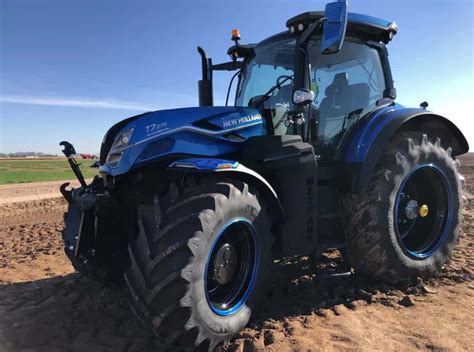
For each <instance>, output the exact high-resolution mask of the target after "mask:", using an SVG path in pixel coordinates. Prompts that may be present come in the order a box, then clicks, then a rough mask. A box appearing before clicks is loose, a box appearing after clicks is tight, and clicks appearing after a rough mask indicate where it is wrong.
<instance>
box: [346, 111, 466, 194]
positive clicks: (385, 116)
mask: <svg viewBox="0 0 474 352" xmlns="http://www.w3.org/2000/svg"><path fill="white" fill-rule="evenodd" d="M400 131H419V132H423V133H428V134H431V135H432V136H437V137H440V138H441V140H442V144H443V145H446V146H450V147H451V148H452V155H453V156H457V155H461V154H464V153H467V152H468V150H469V144H468V142H467V140H466V138H465V137H464V135H463V134H462V132H461V131H460V130H459V128H458V127H456V125H454V124H453V123H452V122H451V121H449V120H448V119H447V118H445V117H443V116H441V115H437V114H434V113H432V112H430V111H427V110H424V109H413V108H403V107H401V106H400V105H395V106H392V107H386V108H382V109H380V110H379V111H378V112H376V113H375V114H373V115H372V117H371V118H370V119H369V120H368V121H366V122H365V123H364V124H363V125H362V126H359V128H358V130H357V131H356V133H355V134H354V135H353V136H352V137H351V139H350V140H349V141H348V143H347V144H346V148H345V152H344V154H343V155H344V157H343V160H344V162H345V163H346V164H347V165H349V166H350V167H351V168H352V170H353V178H352V185H351V186H352V187H351V188H352V192H356V193H361V192H365V190H366V188H367V186H368V183H369V181H370V178H371V176H372V173H373V172H374V170H375V166H376V164H377V162H378V160H379V159H380V157H381V156H382V154H383V152H384V149H385V146H386V144H387V143H388V142H389V140H390V139H391V138H392V137H393V136H394V135H395V134H397V133H398V132H400Z"/></svg>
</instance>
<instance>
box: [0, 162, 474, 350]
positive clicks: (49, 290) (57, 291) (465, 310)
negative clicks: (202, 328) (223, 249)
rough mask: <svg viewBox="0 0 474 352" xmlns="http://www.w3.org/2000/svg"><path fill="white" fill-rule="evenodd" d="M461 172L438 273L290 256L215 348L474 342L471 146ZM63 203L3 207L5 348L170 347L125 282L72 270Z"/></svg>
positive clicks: (0, 256) (0, 345)
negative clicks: (416, 274) (400, 275)
mask: <svg viewBox="0 0 474 352" xmlns="http://www.w3.org/2000/svg"><path fill="white" fill-rule="evenodd" d="M461 173H462V174H463V175H464V176H465V177H466V197H467V202H466V206H465V210H464V228H463V231H462V234H461V238H460V243H459V245H458V246H457V247H456V249H455V252H454V258H453V260H452V261H451V262H450V263H449V264H447V265H445V267H444V269H443V271H442V273H441V275H440V276H439V277H437V278H435V279H432V280H430V281H428V282H422V281H419V282H417V283H414V284H412V285H409V286H404V287H396V286H389V285H386V284H384V283H380V282H375V281H371V280H369V279H366V278H364V277H361V276H358V275H355V274H352V275H347V274H344V272H345V271H346V270H345V268H344V264H343V261H342V259H341V256H340V254H339V253H338V252H337V251H334V252H327V253H325V254H324V255H323V257H322V258H321V260H320V262H319V263H318V264H317V265H316V266H315V265H313V264H312V262H311V260H310V259H309V258H306V257H295V258H285V259H283V260H280V261H277V262H275V264H274V268H273V270H272V272H273V277H272V280H271V285H272V292H273V295H272V296H271V297H269V298H268V299H267V300H266V301H265V302H264V303H263V304H262V306H261V307H260V310H259V312H258V313H257V314H255V316H254V317H253V320H252V321H251V323H250V324H249V327H248V328H247V329H245V330H244V331H243V332H241V333H240V334H239V335H238V336H237V337H236V338H235V339H234V340H233V341H231V342H230V343H228V344H227V345H225V346H220V347H219V348H218V350H219V351H278V352H282V351H316V350H328V351H331V350H384V351H386V350H451V351H459V350H466V351H467V350H472V349H473V346H474V281H473V279H474V239H473V235H474V157H473V156H472V155H469V157H467V158H464V160H463V166H462V167H461ZM65 210H66V204H65V202H64V201H62V200H60V199H54V200H43V201H35V202H27V203H15V204H9V205H2V206H0V351H2V352H3V351H48V352H49V351H87V352H89V351H152V350H160V351H161V350H165V349H166V346H163V345H160V344H159V343H158V342H157V341H156V340H155V339H154V337H153V336H152V335H151V334H150V333H149V332H148V331H146V330H145V329H143V328H142V326H141V324H140V322H139V321H137V320H136V319H135V318H134V316H133V314H132V313H131V311H130V309H129V307H128V304H127V291H126V290H125V289H124V288H121V287H118V286H104V285H103V284H100V283H97V282H94V281H91V280H89V279H86V278H84V277H82V276H81V275H79V274H77V273H74V270H73V268H72V267H71V265H70V264H69V262H68V260H67V258H66V257H65V255H64V253H63V249H62V240H61V234H60V233H61V229H62V226H63V225H62V217H63V213H64V212H65ZM335 273H340V275H330V274H335Z"/></svg>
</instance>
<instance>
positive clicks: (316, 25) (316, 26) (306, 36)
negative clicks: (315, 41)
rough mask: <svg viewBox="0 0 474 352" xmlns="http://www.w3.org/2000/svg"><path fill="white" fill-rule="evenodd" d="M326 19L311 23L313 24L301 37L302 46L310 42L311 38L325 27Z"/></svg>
mask: <svg viewBox="0 0 474 352" xmlns="http://www.w3.org/2000/svg"><path fill="white" fill-rule="evenodd" d="M324 21H326V17H323V18H321V19H319V20H318V21H315V22H313V23H311V25H310V26H309V27H308V28H307V29H306V30H305V31H304V32H303V34H302V35H301V39H300V47H301V48H303V47H305V46H306V44H308V42H309V39H310V38H311V37H312V36H313V35H314V34H315V33H316V32H319V31H320V30H321V29H322V28H323V23H324Z"/></svg>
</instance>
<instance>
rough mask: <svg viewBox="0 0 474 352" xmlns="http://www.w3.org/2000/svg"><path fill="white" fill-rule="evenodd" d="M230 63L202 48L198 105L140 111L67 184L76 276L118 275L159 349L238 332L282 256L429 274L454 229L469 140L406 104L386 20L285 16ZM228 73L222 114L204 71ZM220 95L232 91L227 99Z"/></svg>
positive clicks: (403, 274) (336, 8) (343, 9)
mask: <svg viewBox="0 0 474 352" xmlns="http://www.w3.org/2000/svg"><path fill="white" fill-rule="evenodd" d="M286 27H287V30H285V31H284V32H282V33H279V34H276V35H274V36H272V37H270V38H267V39H265V40H263V41H261V42H260V43H258V44H251V45H245V44H242V43H240V35H239V32H238V31H237V30H234V31H233V36H232V40H233V41H234V43H233V45H232V47H230V48H229V50H228V54H229V56H230V60H229V62H225V63H221V64H214V63H213V62H212V60H211V59H210V58H208V57H207V56H206V53H205V52H204V50H203V49H202V48H198V51H199V53H200V55H201V59H202V60H201V61H202V80H200V81H199V85H198V86H199V105H200V106H199V107H192V108H181V109H171V110H161V111H154V112H147V113H144V114H141V115H138V116H133V117H130V118H127V119H125V120H123V121H121V122H119V123H117V124H116V125H114V126H113V127H111V128H110V129H109V130H108V132H107V133H106V135H105V137H104V139H103V142H102V147H101V152H100V176H97V177H95V179H94V180H93V182H92V183H91V184H86V182H85V181H84V179H83V177H82V175H81V173H80V170H79V169H78V164H77V163H76V161H75V160H74V158H73V156H72V155H73V154H74V147H73V146H72V145H71V144H69V143H68V142H62V143H61V145H62V146H63V147H64V148H63V152H64V153H65V154H66V156H68V160H69V162H70V164H71V166H72V168H73V171H74V172H75V174H76V176H77V177H78V178H79V180H80V182H81V184H82V186H81V187H79V188H76V189H72V190H70V189H69V188H68V185H67V184H65V185H63V186H62V187H61V191H62V193H63V195H64V197H65V198H66V200H67V201H68V203H69V209H68V212H67V214H66V215H65V223H66V224H65V230H64V233H63V237H64V241H65V251H66V253H67V255H68V257H69V258H70V260H71V262H72V263H73V265H74V266H75V268H76V269H77V270H78V271H79V272H81V273H83V274H85V275H87V276H89V277H92V278H95V279H98V280H103V281H120V279H121V278H124V282H125V284H126V286H128V289H129V290H130V293H131V302H132V307H133V310H134V312H135V313H136V314H137V315H138V316H139V317H140V318H141V319H142V320H143V321H144V322H145V324H147V325H148V326H149V327H150V328H151V329H152V330H153V331H154V332H155V333H156V335H157V336H159V338H160V339H162V340H163V341H165V342H166V343H167V344H169V345H170V346H184V347H196V346H201V347H202V346H204V348H207V349H213V348H214V347H215V346H216V345H217V344H219V343H220V342H222V341H226V340H229V339H230V338H231V337H232V336H233V335H235V334H236V333H237V332H239V331H240V330H241V329H243V328H244V327H245V326H246V324H247V323H248V321H249V319H250V317H251V314H252V312H253V311H254V310H255V309H258V304H259V299H260V298H261V297H262V294H263V293H264V292H265V287H266V278H267V274H268V271H269V269H271V265H272V263H273V260H274V259H275V258H282V257H286V256H298V255H300V256H303V255H304V256H307V255H313V256H316V257H317V256H318V254H321V252H322V251H324V250H327V249H334V248H336V249H340V250H341V251H342V252H343V253H345V257H346V258H347V260H348V263H349V264H350V267H351V268H352V269H353V270H354V272H355V273H359V274H361V275H366V276H368V277H372V278H374V279H378V280H383V281H386V282H390V283H400V282H407V281H410V280H413V279H414V278H417V277H422V278H427V277H431V276H433V275H436V273H438V272H439V271H440V269H441V267H442V266H443V264H445V263H446V262H447V261H448V260H450V258H451V255H452V251H453V247H454V246H455V244H456V242H457V240H458V235H459V231H460V226H461V207H462V201H463V198H462V186H463V178H462V176H461V175H460V174H459V173H458V170H457V160H456V156H458V155H460V154H463V153H466V152H467V151H468V149H469V146H468V143H467V141H466V139H465V137H464V136H463V134H462V133H461V131H460V130H459V129H458V128H457V127H456V126H455V125H454V124H453V123H452V122H450V121H449V120H448V119H447V118H445V117H443V116H440V115H438V114H435V113H433V112H430V111H428V110H427V109H426V108H427V103H422V104H421V105H420V107H419V108H406V107H404V106H402V105H400V104H399V103H397V102H396V101H395V98H396V90H395V87H394V83H393V79H392V73H391V71H390V65H389V60H388V53H387V48H386V45H387V44H388V43H389V42H390V41H391V40H392V38H393V37H394V35H395V34H396V33H397V30H398V27H397V25H396V24H395V23H394V22H388V21H385V20H381V19H378V18H374V17H370V16H365V15H360V14H355V13H348V12H347V4H346V2H345V1H342V2H333V3H329V4H328V5H327V6H326V10H325V11H324V12H306V13H302V14H300V15H298V16H296V17H293V18H291V19H289V20H288V21H287V23H286ZM216 71H235V75H234V78H235V79H236V80H234V79H232V81H231V83H230V84H229V92H231V91H232V90H231V89H230V88H231V86H232V82H233V81H235V82H236V86H235V87H234V88H235V98H233V103H232V104H231V105H230V106H219V107H218V106H213V88H212V82H213V81H212V76H213V73H214V72H216ZM228 98H229V94H228Z"/></svg>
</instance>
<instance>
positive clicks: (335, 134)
mask: <svg viewBox="0 0 474 352" xmlns="http://www.w3.org/2000/svg"><path fill="white" fill-rule="evenodd" d="M310 56H311V58H310V64H311V88H312V90H313V91H314V93H315V95H316V99H315V101H314V105H313V106H314V108H316V109H318V111H319V124H318V143H320V144H332V145H335V144H336V143H337V142H338V141H339V138H340V136H341V135H342V134H343V133H344V131H345V130H347V128H348V127H349V126H350V125H351V124H353V123H354V122H355V120H356V119H353V117H354V116H355V115H356V112H360V111H368V110H371V109H373V108H375V107H376V102H377V101H378V100H379V99H382V98H383V92H384V89H385V81H384V74H383V69H382V64H381V62H380V56H379V53H378V51H377V50H376V49H374V48H371V47H369V46H368V45H366V44H365V43H362V42H356V41H350V40H346V41H345V43H344V45H343V46H342V49H341V51H340V52H339V53H337V54H332V55H322V54H320V53H319V43H318V42H315V43H314V44H313V46H312V48H311V50H310ZM357 115H362V114H360V113H357Z"/></svg>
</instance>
